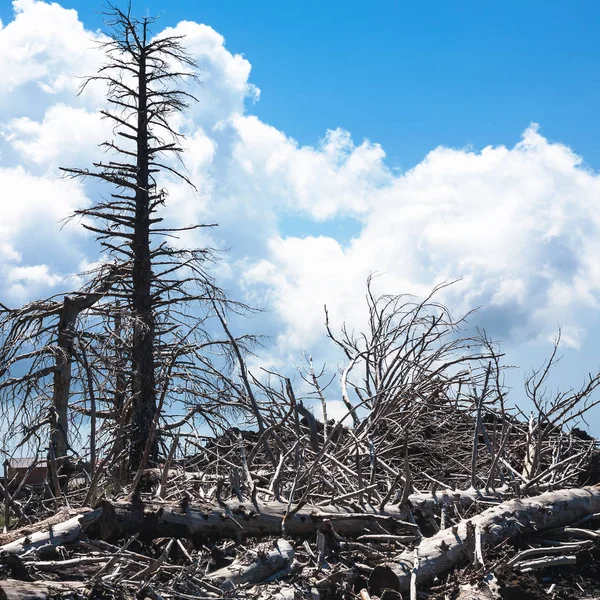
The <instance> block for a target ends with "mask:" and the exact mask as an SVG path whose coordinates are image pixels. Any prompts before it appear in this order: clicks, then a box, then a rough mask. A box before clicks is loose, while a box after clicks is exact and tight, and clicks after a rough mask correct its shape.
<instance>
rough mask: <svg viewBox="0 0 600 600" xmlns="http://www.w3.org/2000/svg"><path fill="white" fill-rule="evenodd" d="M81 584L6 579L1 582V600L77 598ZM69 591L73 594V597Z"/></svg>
mask: <svg viewBox="0 0 600 600" xmlns="http://www.w3.org/2000/svg"><path fill="white" fill-rule="evenodd" d="M83 587H84V584H83V583H79V582H70V583H62V582H60V581H19V580H18V579H5V580H4V581H0V600H49V599H50V598H56V597H57V595H58V594H61V598H65V599H68V598H69V597H74V598H75V597H77V598H79V597H80V595H79V594H77V593H76V592H77V590H81V589H83ZM69 591H71V592H73V595H72V596H71V595H70V594H69Z"/></svg>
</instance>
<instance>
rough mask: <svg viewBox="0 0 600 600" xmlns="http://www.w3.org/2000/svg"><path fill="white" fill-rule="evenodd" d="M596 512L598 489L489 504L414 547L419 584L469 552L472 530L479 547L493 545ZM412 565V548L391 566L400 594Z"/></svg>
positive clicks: (599, 506) (406, 586) (599, 508)
mask: <svg viewBox="0 0 600 600" xmlns="http://www.w3.org/2000/svg"><path fill="white" fill-rule="evenodd" d="M599 511H600V486H590V487H585V488H575V489H566V490H559V491H555V492H546V493H544V494H541V495H539V496H535V497H532V498H523V499H514V500H509V501H506V502H503V503H502V504H499V505H498V506H493V507H492V508H489V509H487V510H485V511H484V512H482V513H481V514H479V515H477V516H475V517H473V518H471V519H466V520H464V521H461V523H459V524H458V525H457V526H453V527H449V528H447V529H444V530H442V531H440V532H439V533H437V534H436V535H434V536H432V537H430V538H426V539H423V540H422V541H421V543H420V544H419V545H418V546H417V555H418V560H419V568H418V570H417V571H416V582H417V585H424V584H427V583H429V582H430V581H431V580H432V579H433V578H434V577H436V576H440V575H442V574H444V573H446V572H447V571H449V570H450V569H452V568H453V567H455V566H456V565H457V564H459V563H460V562H461V561H463V560H464V559H465V558H466V557H467V556H468V555H469V554H470V553H472V549H470V548H468V547H467V546H468V543H467V541H468V537H469V536H468V531H469V530H471V531H472V530H473V528H474V529H475V530H478V531H479V532H480V535H481V544H482V546H483V547H485V546H496V545H497V544H499V543H501V542H503V541H505V540H509V539H515V538H517V537H519V536H525V535H529V534H533V533H538V532H541V531H547V530H550V529H555V528H559V527H564V526H565V525H568V524H570V523H573V522H575V521H577V520H579V519H581V518H583V517H585V516H586V515H589V514H593V513H597V512H599ZM413 566H414V554H413V550H405V551H404V552H402V553H401V554H400V555H399V556H398V557H397V559H396V560H395V561H394V565H393V567H392V568H393V570H394V572H395V574H396V576H397V577H398V583H399V586H400V589H401V590H408V589H409V587H410V580H411V570H412V569H413Z"/></svg>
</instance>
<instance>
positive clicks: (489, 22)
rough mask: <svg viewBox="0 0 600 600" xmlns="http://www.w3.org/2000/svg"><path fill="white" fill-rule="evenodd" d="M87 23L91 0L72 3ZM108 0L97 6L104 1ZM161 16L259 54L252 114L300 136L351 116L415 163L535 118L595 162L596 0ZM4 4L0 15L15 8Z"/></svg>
mask: <svg viewBox="0 0 600 600" xmlns="http://www.w3.org/2000/svg"><path fill="white" fill-rule="evenodd" d="M61 4H62V6H65V7H69V8H71V7H72V8H75V9H77V10H78V11H79V14H80V15H81V18H82V19H83V21H84V23H85V24H86V26H88V27H90V28H97V27H101V26H102V17H101V15H99V14H98V13H97V11H96V8H97V7H96V6H95V3H93V2H88V1H87V0H85V1H65V2H62V3H61ZM98 4H100V3H98ZM133 7H134V10H135V11H136V12H137V13H138V14H144V13H148V14H150V15H160V26H166V25H174V24H176V23H177V22H178V21H180V20H183V19H187V20H196V21H199V22H204V23H207V24H209V25H211V26H212V27H213V28H214V29H216V30H217V31H218V32H219V33H221V34H222V35H224V36H225V39H226V43H227V47H228V49H229V50H230V51H232V52H235V53H242V54H244V55H245V56H246V57H247V58H248V60H249V61H250V62H251V63H252V81H253V83H254V84H256V85H257V86H258V87H259V88H260V89H261V90H262V92H263V94H262V98H261V101H260V102H259V103H258V104H257V106H256V107H254V108H253V112H254V113H255V114H256V115H258V116H259V117H260V118H261V119H263V120H265V121H266V122H268V123H270V124H272V125H274V126H276V127H277V128H279V129H282V130H285V131H286V133H287V134H288V135H291V136H292V137H294V138H295V139H297V140H299V141H300V142H301V143H309V144H310V143H314V140H315V139H317V138H318V137H320V136H322V135H323V132H324V131H325V130H326V129H333V128H336V127H343V128H345V129H347V130H349V131H351V132H352V134H353V136H354V137H355V138H356V139H361V138H363V137H368V138H369V139H372V140H374V141H377V142H379V143H381V144H382V146H383V147H384V148H385V149H386V153H387V155H388V159H389V162H390V164H391V165H394V166H398V167H401V168H403V169H406V168H409V167H411V166H413V165H414V164H416V163H417V162H419V161H420V160H421V159H422V158H423V156H424V155H425V154H426V153H427V152H429V150H431V149H432V148H434V147H435V146H437V145H446V146H453V147H463V146H465V145H466V144H473V145H474V146H475V147H477V148H479V147H482V146H486V145H488V144H489V143H490V142H492V140H493V143H495V144H509V145H510V144H513V143H514V142H515V141H516V138H517V136H518V135H519V132H520V131H521V130H523V129H524V128H525V127H527V125H529V123H531V122H536V123H540V124H541V126H542V128H543V132H544V134H545V135H546V136H548V137H549V138H550V139H552V140H557V141H562V142H564V143H566V144H568V145H569V146H570V147H572V148H573V149H574V150H575V151H576V152H578V153H579V154H581V155H582V156H584V157H585V160H586V162H587V163H588V164H589V165H591V166H592V167H595V168H598V167H600V145H599V144H597V143H596V140H597V139H598V137H599V134H600V119H599V118H598V117H597V112H598V111H597V106H598V101H599V99H600V69H599V64H600V45H599V44H598V43H597V35H598V29H597V26H598V23H599V22H600V4H599V3H598V2H595V1H586V0H581V1H578V2H567V1H562V0H561V1H556V0H549V1H543V2H542V1H535V0H531V1H528V2H519V1H514V0H509V1H504V2H481V1H478V0H463V1H462V2H459V3H457V2H445V1H439V0H438V1H429V2H414V1H409V2H398V1H386V0H384V1H380V2H376V3H370V4H368V3H365V2H357V1H349V2H342V1H339V0H328V1H327V2H319V1H309V2H302V3H296V2H271V1H260V2H245V1H238V0H229V1H226V2H212V1H211V2H208V1H202V2H186V1H177V2H169V3H165V2H161V1H159V0H155V1H152V2H148V1H145V2H135V3H134V4H133ZM11 13H12V9H11V6H10V2H7V1H5V0H4V1H3V2H2V12H1V13H0V18H2V20H3V21H4V22H7V21H8V20H10V18H11Z"/></svg>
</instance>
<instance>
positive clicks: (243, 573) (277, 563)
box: [206, 540, 294, 590]
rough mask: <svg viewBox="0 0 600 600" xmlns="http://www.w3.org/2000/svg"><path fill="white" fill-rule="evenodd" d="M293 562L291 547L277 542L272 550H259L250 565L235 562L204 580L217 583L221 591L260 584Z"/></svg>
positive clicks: (285, 542) (283, 542)
mask: <svg viewBox="0 0 600 600" xmlns="http://www.w3.org/2000/svg"><path fill="white" fill-rule="evenodd" d="M269 545H271V544H269ZM293 560H294V548H293V547H292V545H291V544H290V543H289V542H288V541H287V540H277V543H276V545H275V548H274V549H271V550H269V549H267V548H264V547H263V548H259V549H258V556H257V558H256V560H254V561H252V562H251V563H250V564H243V563H242V561H239V560H236V561H234V562H233V563H232V564H230V565H229V566H227V567H223V568H222V569H218V570H217V571H214V572H213V573H210V574H209V575H207V576H206V579H208V580H209V581H213V582H218V584H219V586H220V587H221V589H223V590H228V589H231V588H232V587H233V586H235V585H239V584H241V583H252V584H254V583H261V582H262V581H265V579H267V578H273V577H274V576H276V575H277V573H279V572H282V571H285V570H286V569H287V568H289V567H290V566H291V564H292V561H293Z"/></svg>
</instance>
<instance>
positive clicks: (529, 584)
mask: <svg viewBox="0 0 600 600" xmlns="http://www.w3.org/2000/svg"><path fill="white" fill-rule="evenodd" d="M446 410H448V409H446ZM459 413H460V411H459V409H456V411H454V412H450V415H453V416H454V418H449V419H448V420H447V422H448V423H451V424H452V425H451V426H452V428H453V430H454V431H459V430H460V428H461V427H463V428H464V429H465V431H466V430H468V428H469V427H468V425H469V423H468V420H467V417H466V416H465V415H463V418H462V419H459V418H458V416H459ZM475 421H476V417H475ZM473 425H474V420H473V418H471V422H470V426H471V427H473ZM298 427H299V431H300V436H301V437H302V436H306V438H307V443H308V445H309V446H310V441H309V440H310V430H311V427H310V423H309V422H307V421H306V420H305V421H304V422H300V421H298ZM511 427H514V433H511V435H515V436H516V435H518V434H519V432H520V433H521V435H522V434H523V433H524V432H526V430H527V424H525V425H521V426H520V427H521V429H520V430H519V428H518V426H517V425H515V424H514V423H513V424H512V425H511ZM327 429H328V428H326V427H323V426H322V424H319V435H318V438H317V442H318V446H317V447H315V448H312V450H311V451H312V453H313V455H312V458H310V460H309V459H307V458H306V457H305V461H306V463H307V465H304V468H303V467H301V468H300V469H299V470H298V471H297V472H296V473H293V472H292V471H291V470H290V469H287V468H285V460H282V458H281V457H282V456H285V455H284V454H281V455H280V458H279V459H278V462H277V465H276V466H275V467H272V468H269V461H268V458H267V451H266V449H265V447H262V446H261V445H260V439H259V438H258V436H257V435H256V434H254V433H244V432H242V431H240V430H237V429H234V430H230V431H227V432H225V433H224V434H223V435H222V436H220V437H219V438H215V439H212V440H210V443H208V444H206V446H205V448H206V454H205V455H204V456H201V455H198V456H196V457H195V458H194V459H188V460H179V461H178V460H175V459H173V460H172V461H170V463H167V464H164V465H163V466H162V467H160V468H155V469H148V470H146V471H145V472H144V473H143V474H142V476H141V477H139V478H138V485H137V487H136V489H135V490H133V493H127V492H131V490H129V489H123V490H122V491H121V492H120V493H116V494H113V495H112V497H104V498H103V499H101V500H100V501H99V502H97V503H96V505H95V506H94V507H92V508H75V507H71V508H62V509H61V510H59V511H58V512H57V513H56V514H54V515H53V516H51V517H50V518H48V519H45V520H42V521H40V522H38V523H35V524H29V525H27V526H26V527H24V528H20V529H16V530H14V531H10V532H8V533H6V534H5V535H4V536H3V537H2V538H1V539H0V543H1V544H2V546H1V549H0V550H1V554H0V564H1V565H2V566H1V567H0V571H1V573H2V581H0V590H1V592H2V593H3V594H4V595H2V596H1V597H6V598H55V597H59V596H60V597H71V598H84V597H85V598H109V597H110V598H133V597H136V598H144V597H147V598H152V599H157V598H165V599H167V598H173V599H182V600H185V599H188V598H221V597H237V598H264V599H265V600H266V599H267V598H278V599H280V600H283V599H288V598H314V599H315V600H316V599H317V598H362V599H363V600H364V599H366V598H370V597H371V598H375V597H380V598H381V597H383V598H401V597H402V598H411V600H413V599H416V598H428V597H430V598H438V597H439V598H454V597H460V598H518V597H521V598H536V597H542V596H541V595H540V594H544V597H547V598H566V597H581V598H585V597H587V596H586V595H585V592H586V590H585V588H584V586H581V583H578V581H577V580H576V578H575V577H574V575H573V574H574V573H579V571H578V570H583V571H582V572H585V569H588V570H589V568H590V565H593V564H594V558H595V557H597V556H598V555H599V554H600V553H599V551H598V548H599V547H600V546H599V544H598V540H600V531H598V530H597V528H598V527H600V487H598V486H596V485H586V486H582V487H581V486H579V485H571V486H569V487H565V486H564V485H557V486H552V485H547V484H546V485H544V483H545V482H547V481H548V478H547V477H538V479H537V480H536V481H533V482H532V479H529V480H528V479H527V476H526V475H523V473H524V472H526V471H525V469H524V464H525V462H526V457H527V451H526V449H525V450H523V451H521V452H519V453H518V456H520V458H519V461H520V463H517V462H515V463H513V464H514V466H512V465H510V463H507V465H510V467H509V468H508V467H507V468H505V469H504V470H503V472H505V475H506V478H507V479H510V478H509V477H508V474H509V473H511V472H514V473H515V474H518V477H517V476H516V475H515V477H513V478H512V479H510V480H509V481H505V482H503V483H500V477H499V476H498V478H497V481H496V480H494V481H492V483H493V485H488V486H487V487H486V486H485V485H475V486H463V487H462V488H461V487H460V486H459V485H453V486H452V487H449V486H448V485H444V484H443V482H442V481H437V480H436V478H434V477H433V476H432V475H429V473H432V472H434V471H433V469H436V468H439V462H438V461H440V460H441V454H440V450H439V448H438V449H437V451H436V453H435V454H434V453H433V452H432V451H431V450H430V449H431V448H432V446H434V445H435V444H434V443H433V442H432V445H431V446H428V445H427V443H426V440H423V442H424V443H423V444H422V446H421V448H420V451H419V452H411V449H410V444H406V443H400V444H398V452H397V455H396V456H394V455H393V454H390V455H388V456H386V458H383V457H382V458H381V459H380V462H379V464H376V465H375V469H374V476H369V474H368V473H367V472H365V474H364V475H363V476H362V477H361V476H360V471H361V469H360V468H359V466H357V461H358V464H359V465H360V464H362V461H364V463H365V465H364V469H365V470H366V469H367V468H372V460H371V459H370V456H369V448H368V445H367V444H366V448H365V449H364V451H363V453H361V452H360V448H361V442H360V439H359V438H358V435H359V434H357V432H356V430H353V429H349V428H346V427H337V429H336V428H335V427H333V431H327ZM280 433H281V438H280V440H281V443H285V444H286V445H287V444H289V443H290V440H287V439H286V438H285V428H282V430H281V431H280ZM442 433H443V429H442V428H441V427H440V428H437V429H433V430H432V432H431V437H430V438H429V439H435V438H436V435H437V436H442ZM388 435H391V433H388ZM556 435H557V436H558V435H559V434H558V433H557V434H556ZM562 435H563V437H564V438H565V439H562V440H561V443H562V444H564V447H565V452H564V453H563V455H562V458H560V460H555V461H554V462H552V461H551V460H550V461H549V462H547V463H542V464H543V465H544V467H543V468H540V470H539V473H542V474H543V473H546V472H549V473H556V472H557V473H559V474H560V473H561V469H562V466H561V462H562V464H563V465H570V467H569V468H571V469H572V468H573V467H574V466H575V465H578V467H579V470H578V471H576V472H575V473H573V475H572V477H570V479H569V481H570V482H572V483H573V484H576V483H577V482H578V481H580V480H582V478H583V477H585V474H586V473H590V472H591V468H592V467H593V465H594V464H595V461H596V460H597V458H598V451H597V449H596V445H595V442H594V441H593V440H582V439H581V436H579V437H578V436H573V435H570V436H569V435H567V434H562ZM301 437H300V439H301ZM384 437H385V436H384V435H383V434H381V437H380V441H381V440H382V439H383V438H384ZM442 437H443V436H442ZM471 437H472V436H471ZM566 438H569V439H568V443H567V442H566ZM460 439H461V438H457V440H460ZM462 439H463V440H465V439H466V438H465V436H464V435H463V436H462ZM526 439H527V438H526ZM549 439H553V438H549ZM482 443H483V444H485V442H482ZM549 443H550V442H549ZM552 443H554V444H556V443H558V438H556V439H554V442H552ZM460 446H461V444H460V443H457V444H455V446H454V455H453V458H454V461H462V462H467V463H468V464H471V462H472V459H473V450H472V447H471V450H470V453H469V452H468V451H467V448H465V447H462V448H461V447H460ZM353 447H354V448H358V450H357V451H356V452H355V453H352V451H351V448H353ZM275 448H276V444H275V443H274V444H273V448H272V451H273V452H275ZM289 448H290V450H293V446H292V445H290V446H289ZM428 452H431V458H430V461H431V462H430V463H427V456H428V454H427V453H428ZM513 452H515V450H514V445H513ZM288 453H289V451H288ZM461 453H467V454H469V460H468V461H467V460H465V457H464V456H463V455H462V454H461ZM305 454H306V456H308V451H306V453H305ZM515 454H517V453H516V452H515ZM173 456H175V453H173ZM507 456H508V455H507ZM582 456H584V457H585V460H584V461H582ZM505 460H506V459H505ZM254 461H256V465H255V462H254ZM454 461H453V462H450V463H449V464H448V466H447V469H448V471H450V472H451V473H452V478H453V479H452V480H453V483H455V484H456V483H459V482H460V481H461V478H460V477H458V473H457V472H456V470H454V469H453V468H452V465H454V464H456V462H454ZM496 462H498V461H496ZM493 463H494V459H493V458H492V459H491V460H490V457H489V456H488V458H487V459H486V460H484V461H483V463H482V464H484V465H486V466H485V467H481V466H479V467H478V469H479V471H478V476H477V478H476V479H475V482H476V483H479V482H480V481H482V480H483V479H484V478H482V477H481V473H482V471H483V469H484V468H487V469H490V468H492V467H493ZM225 465H228V467H229V469H227V468H226V467H225ZM367 465H369V466H368V467H367ZM381 465H384V466H381ZM352 467H354V468H352ZM401 467H402V468H401ZM306 468H308V471H309V472H310V471H311V470H313V471H315V472H316V471H317V470H318V472H319V475H318V476H313V477H312V478H310V477H308V475H307V474H306ZM396 469H398V473H402V475H401V476H398V474H396V473H395V470H396ZM517 469H518V470H517ZM465 472H468V467H465ZM498 472H499V473H500V472H502V471H500V470H499V471H498ZM224 473H228V477H224ZM302 473H304V474H305V477H306V479H303V478H302V476H301V475H302ZM407 473H410V475H408V477H409V478H411V479H414V480H416V481H418V482H419V483H420V484H421V485H420V489H416V488H417V486H415V485H414V484H411V485H410V490H409V492H405V490H407V485H406V474H407ZM413 474H414V475H413ZM442 475H443V474H442ZM442 475H440V478H441V477H442ZM325 478H327V479H325ZM560 479H562V480H564V479H565V475H564V474H563V475H562V476H561V477H560ZM427 480H430V484H429V486H427V489H422V488H423V487H424V486H423V483H424V482H425V481H427ZM515 480H517V481H518V482H519V483H520V485H515ZM342 481H343V482H344V483H345V484H346V485H347V486H348V487H351V486H353V487H354V489H351V490H350V491H347V489H346V488H345V487H344V486H343V484H342V483H341V482H342ZM359 481H360V482H361V483H360V485H361V487H360V488H358V483H359ZM403 481H404V484H403ZM468 481H470V479H469V480H468ZM277 482H279V483H277ZM294 486H296V489H297V490H299V492H294V489H293V488H294ZM332 487H333V488H334V489H335V493H333V494H331V488H332ZM553 487H555V488H557V489H552V488H553ZM356 488H358V489H356ZM328 493H330V494H331V496H330V497H328V496H327V494H328ZM384 496H385V497H384ZM74 497H76V496H72V497H71V502H73V498H74ZM63 501H64V502H68V501H69V498H68V497H67V496H65V497H64V498H63ZM571 580H573V581H571ZM593 580H594V577H592V579H591V580H590V581H593ZM579 581H582V582H584V584H585V586H589V585H590V583H589V581H588V582H587V583H585V581H584V580H583V579H581V580H579ZM576 585H580V586H581V587H582V588H583V589H584V591H582V592H581V593H579V594H578V595H573V594H574V593H576V592H577V591H578V588H577V587H575V586H576ZM597 587H598V588H600V581H599V583H598V586H597ZM511 594H512V595H511ZM515 594H516V595H515ZM519 594H520V595H519ZM536 594H537V595H536ZM569 594H570V595H569ZM590 597H592V596H590Z"/></svg>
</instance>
